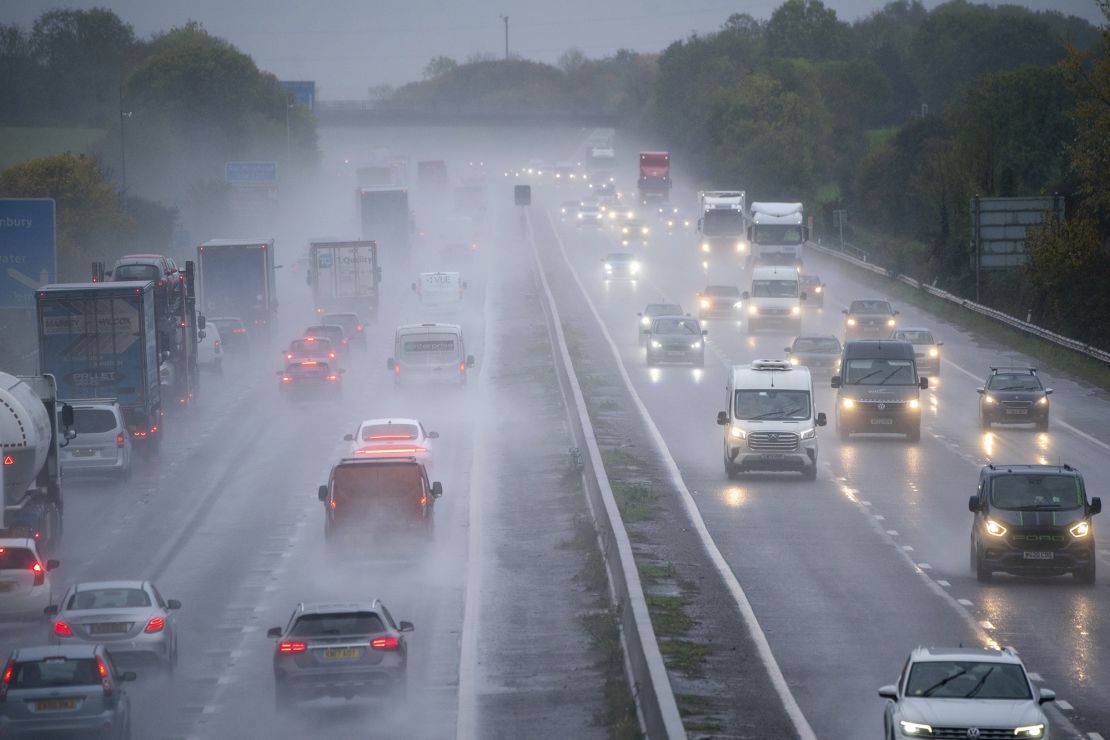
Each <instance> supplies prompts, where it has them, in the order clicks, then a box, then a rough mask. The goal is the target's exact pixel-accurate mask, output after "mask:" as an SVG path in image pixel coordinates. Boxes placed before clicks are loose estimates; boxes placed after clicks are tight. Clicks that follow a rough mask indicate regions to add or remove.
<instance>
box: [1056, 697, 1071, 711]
mask: <svg viewBox="0 0 1110 740" xmlns="http://www.w3.org/2000/svg"><path fill="white" fill-rule="evenodd" d="M1056 706H1058V707H1060V709H1063V710H1064V711H1065V712H1070V711H1071V710H1073V709H1075V707H1073V706H1072V705H1071V704H1070V703H1069V702H1066V701H1064V700H1063V699H1057V700H1056Z"/></svg>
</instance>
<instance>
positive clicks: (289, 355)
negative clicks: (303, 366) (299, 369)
mask: <svg viewBox="0 0 1110 740" xmlns="http://www.w3.org/2000/svg"><path fill="white" fill-rule="evenodd" d="M285 359H287V360H292V359H293V353H292V352H286V353H285Z"/></svg>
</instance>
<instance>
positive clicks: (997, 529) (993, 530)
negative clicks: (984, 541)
mask: <svg viewBox="0 0 1110 740" xmlns="http://www.w3.org/2000/svg"><path fill="white" fill-rule="evenodd" d="M983 529H985V530H987V534H989V535H991V536H993V537H1001V536H1002V535H1004V534H1006V528H1005V527H1003V526H1002V525H1001V524H999V523H998V522H996V521H995V520H993V519H988V520H987V521H986V522H984V523H983Z"/></svg>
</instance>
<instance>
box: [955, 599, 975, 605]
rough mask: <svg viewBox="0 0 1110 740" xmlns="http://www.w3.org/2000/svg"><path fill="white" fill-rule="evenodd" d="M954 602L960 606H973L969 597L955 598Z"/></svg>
mask: <svg viewBox="0 0 1110 740" xmlns="http://www.w3.org/2000/svg"><path fill="white" fill-rule="evenodd" d="M956 603H957V604H959V605H960V606H973V604H972V603H971V601H970V600H969V599H956Z"/></svg>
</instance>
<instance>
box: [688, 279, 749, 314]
mask: <svg viewBox="0 0 1110 740" xmlns="http://www.w3.org/2000/svg"><path fill="white" fill-rule="evenodd" d="M696 296H697V299H698V318H699V319H733V318H735V319H739V318H740V317H741V316H742V314H741V311H740V309H741V308H742V305H741V298H740V289H739V288H737V287H736V286H735V285H707V286H705V290H702V291H700V292H698V293H696Z"/></svg>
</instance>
